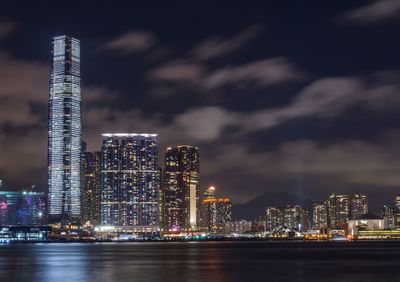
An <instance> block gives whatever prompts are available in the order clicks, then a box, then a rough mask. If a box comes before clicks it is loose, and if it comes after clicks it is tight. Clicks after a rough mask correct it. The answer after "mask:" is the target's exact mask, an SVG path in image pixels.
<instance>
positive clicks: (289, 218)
mask: <svg viewBox="0 0 400 282" xmlns="http://www.w3.org/2000/svg"><path fill="white" fill-rule="evenodd" d="M265 225H266V231H272V230H273V229H275V228H276V227H278V226H285V227H289V228H293V229H296V230H299V231H304V230H308V229H309V228H310V223H309V218H308V213H307V211H306V210H304V209H303V208H302V207H301V206H298V205H294V206H284V207H267V208H266V209H265Z"/></svg>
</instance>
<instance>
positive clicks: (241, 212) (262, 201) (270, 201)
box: [232, 192, 313, 220]
mask: <svg viewBox="0 0 400 282" xmlns="http://www.w3.org/2000/svg"><path fill="white" fill-rule="evenodd" d="M312 203H313V201H311V200H310V199H303V198H300V197H298V196H295V195H292V194H289V193H286V192H264V193H263V194H261V195H258V196H257V197H255V198H254V199H252V200H250V201H248V202H247V203H244V204H237V205H233V207H232V218H233V219H235V220H237V219H247V220H253V219H255V218H257V217H258V216H261V215H264V214H265V207H267V206H271V207H280V206H286V205H300V206H302V207H303V208H304V209H306V210H308V211H309V212H311V208H312Z"/></svg>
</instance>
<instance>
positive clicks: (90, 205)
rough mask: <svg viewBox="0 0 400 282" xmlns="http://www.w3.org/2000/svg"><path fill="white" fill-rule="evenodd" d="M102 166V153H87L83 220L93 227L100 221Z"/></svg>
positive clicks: (84, 162) (85, 155) (85, 156)
mask: <svg viewBox="0 0 400 282" xmlns="http://www.w3.org/2000/svg"><path fill="white" fill-rule="evenodd" d="M100 166H101V153H100V152H85V154H84V159H83V167H84V179H83V182H84V184H83V207H82V218H83V223H88V222H90V224H91V225H93V226H95V225H98V224H99V221H100Z"/></svg>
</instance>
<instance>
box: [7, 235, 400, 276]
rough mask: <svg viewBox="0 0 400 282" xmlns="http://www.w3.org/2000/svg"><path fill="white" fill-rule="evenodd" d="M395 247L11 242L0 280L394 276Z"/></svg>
mask: <svg viewBox="0 0 400 282" xmlns="http://www.w3.org/2000/svg"><path fill="white" fill-rule="evenodd" d="M399 255H400V243H396V242H392V243H390V242H389V243H385V244H383V245H382V243H368V244H365V243H360V244H353V245H342V244H331V245H318V244H312V245H307V244H289V243H262V242H242V243H240V242H237V243H235V242H208V243H200V242H195V243H104V244H36V245H14V246H0V281H32V282H35V281H41V282H42V281H43V282H50V281H246V280H248V281H255V280H262V281H264V280H269V281H349V282H357V281H382V280H389V279H392V281H396V280H397V277H398V275H399V274H400V268H399V266H400V262H399V261H398V260H397V258H398V256H399ZM383 277H385V278H383Z"/></svg>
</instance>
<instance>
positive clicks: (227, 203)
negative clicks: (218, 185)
mask: <svg viewBox="0 0 400 282" xmlns="http://www.w3.org/2000/svg"><path fill="white" fill-rule="evenodd" d="M231 217H232V203H231V200H230V199H228V198H217V197H216V196H215V187H213V186H211V187H209V188H208V189H207V190H206V192H205V193H204V197H203V200H202V202H201V218H200V222H201V224H200V225H201V226H202V227H203V228H205V229H206V230H207V231H208V232H209V233H214V234H217V233H218V234H221V233H224V232H225V224H226V222H227V221H230V220H231V219H232V218H231Z"/></svg>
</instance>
